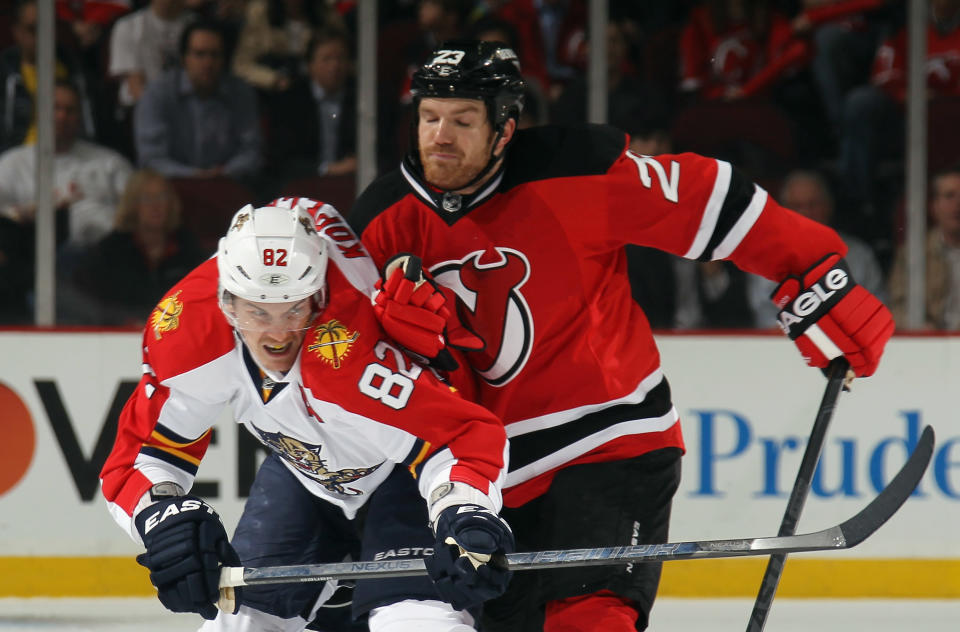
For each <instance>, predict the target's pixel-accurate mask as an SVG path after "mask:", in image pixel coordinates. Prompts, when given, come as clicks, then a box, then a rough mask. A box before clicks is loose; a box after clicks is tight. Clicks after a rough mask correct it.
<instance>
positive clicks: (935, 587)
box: [0, 556, 960, 599]
mask: <svg viewBox="0 0 960 632" xmlns="http://www.w3.org/2000/svg"><path fill="white" fill-rule="evenodd" d="M766 564H767V560H766V558H763V557H752V558H749V559H720V560H690V561H682V562H667V563H665V564H664V566H663V577H662V579H661V581H660V592H659V594H660V595H661V596H664V597H755V596H756V593H757V589H758V588H759V586H760V580H761V578H762V577H763V571H764V569H765V568H766ZM152 594H155V591H154V588H153V586H151V585H150V580H149V578H148V577H147V570H146V569H145V568H143V567H142V566H140V565H139V564H137V563H136V561H135V560H134V559H133V557H132V556H131V557H0V597H134V596H146V595H152ZM777 597H778V598H780V597H787V598H791V597H792V598H804V597H809V598H821V599H823V598H827V599H830V598H838V599H842V598H904V599H958V598H960V559H948V560H927V559H923V560H916V559H848V560H828V559H822V558H818V559H804V558H799V557H790V556H788V557H787V564H786V567H785V568H784V572H783V577H782V579H781V580H780V587H779V589H778V590H777Z"/></svg>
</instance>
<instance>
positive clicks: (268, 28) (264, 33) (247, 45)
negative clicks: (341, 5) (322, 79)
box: [233, 0, 335, 92]
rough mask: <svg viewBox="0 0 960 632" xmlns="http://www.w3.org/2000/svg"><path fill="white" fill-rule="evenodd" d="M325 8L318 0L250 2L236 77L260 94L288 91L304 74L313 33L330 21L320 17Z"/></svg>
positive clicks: (239, 44)
mask: <svg viewBox="0 0 960 632" xmlns="http://www.w3.org/2000/svg"><path fill="white" fill-rule="evenodd" d="M323 6H324V5H323V3H321V2H317V1H316V0H251V2H250V3H249V4H248V5H247V13H246V20H245V21H244V23H243V26H242V27H241V29H240V35H239V40H238V41H237V50H236V53H235V54H234V58H233V73H234V74H235V75H236V76H238V77H240V78H241V79H243V80H244V81H246V82H247V83H249V84H250V85H251V86H253V87H255V88H257V89H258V90H262V91H265V92H273V91H281V92H282V91H284V90H287V89H288V88H289V87H290V85H291V84H292V83H293V81H294V80H295V79H297V78H298V77H300V76H302V75H303V74H304V73H303V60H304V59H305V57H306V52H307V45H308V44H309V43H310V39H311V37H312V36H313V34H314V32H315V31H316V29H317V28H318V27H320V26H321V25H323V24H325V23H329V22H330V20H331V16H329V15H326V14H323V13H321V11H322V9H323ZM334 15H335V14H334Z"/></svg>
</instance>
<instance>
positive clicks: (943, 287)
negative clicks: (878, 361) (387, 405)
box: [890, 165, 960, 331]
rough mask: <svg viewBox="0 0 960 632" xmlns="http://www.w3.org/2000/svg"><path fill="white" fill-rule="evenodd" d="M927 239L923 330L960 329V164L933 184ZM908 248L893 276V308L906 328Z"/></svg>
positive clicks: (899, 255)
mask: <svg viewBox="0 0 960 632" xmlns="http://www.w3.org/2000/svg"><path fill="white" fill-rule="evenodd" d="M931 189H932V190H931V195H930V215H931V218H932V220H933V222H932V225H931V228H930V229H929V230H928V231H927V239H926V255H925V262H926V277H925V278H926V287H925V289H924V308H925V311H926V321H925V323H924V326H923V328H924V329H936V330H949V331H957V330H960V165H957V166H954V167H950V168H947V169H944V170H942V171H939V172H937V174H936V175H934V176H933V178H932V181H931ZM906 255H907V253H906V249H905V247H903V246H901V247H900V248H899V249H898V250H897V254H896V259H895V261H894V265H893V270H892V271H891V273H890V309H891V311H893V317H894V319H895V320H896V321H897V323H898V324H899V325H900V326H901V327H903V326H905V324H906V314H907V285H908V283H909V278H908V277H907V270H906Z"/></svg>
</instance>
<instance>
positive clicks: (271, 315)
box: [220, 290, 323, 332]
mask: <svg viewBox="0 0 960 632" xmlns="http://www.w3.org/2000/svg"><path fill="white" fill-rule="evenodd" d="M322 304H323V300H322V293H318V294H315V295H313V296H311V297H308V298H305V299H301V300H299V301H291V302H289V303H258V302H255V301H248V300H246V299H243V298H240V297H238V296H234V295H233V294H231V293H230V292H227V291H226V290H224V291H223V292H221V293H220V309H221V311H223V315H224V316H225V317H226V318H227V322H228V323H230V325H231V326H232V327H234V328H235V329H240V330H243V331H252V332H269V331H273V332H287V331H304V330H306V329H309V328H310V325H311V323H312V322H313V319H314V318H316V316H317V314H319V313H320V310H321V309H322Z"/></svg>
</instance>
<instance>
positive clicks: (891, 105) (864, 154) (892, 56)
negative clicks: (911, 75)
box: [839, 0, 960, 233]
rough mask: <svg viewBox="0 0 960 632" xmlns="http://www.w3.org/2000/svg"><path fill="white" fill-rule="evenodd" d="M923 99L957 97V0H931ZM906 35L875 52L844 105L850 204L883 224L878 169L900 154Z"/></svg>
mask: <svg viewBox="0 0 960 632" xmlns="http://www.w3.org/2000/svg"><path fill="white" fill-rule="evenodd" d="M926 59H927V60H926V73H927V96H928V97H937V96H940V95H951V96H957V95H960V0H931V2H930V21H929V24H928V26H927V58H926ZM906 61H907V31H906V28H905V27H902V28H900V29H899V30H898V32H897V33H896V34H895V35H894V36H893V37H892V38H890V39H888V40H887V41H885V42H884V43H883V45H882V46H881V47H880V48H879V49H878V50H877V53H876V56H875V58H874V62H873V71H872V76H871V84H870V85H864V86H860V87H858V88H855V89H854V90H852V91H851V92H850V93H849V95H848V96H847V99H846V101H845V103H844V110H843V117H842V126H841V130H842V134H843V136H842V138H841V145H840V162H839V170H840V175H841V177H842V178H843V179H844V181H845V182H846V185H847V189H848V190H849V191H850V194H851V197H852V199H853V200H852V201H853V202H854V203H856V204H858V205H863V206H865V208H864V210H863V212H864V214H865V215H866V216H867V217H868V218H874V217H876V218H878V219H883V220H884V222H885V223H884V228H885V229H887V233H889V227H890V224H889V220H887V217H888V216H889V215H891V213H890V209H889V208H883V209H881V208H879V207H880V206H881V199H878V196H877V193H879V194H880V195H881V196H889V194H890V191H886V190H884V191H878V188H877V182H876V181H875V179H876V175H877V165H878V164H879V162H880V161H882V160H887V159H891V158H894V157H897V156H900V155H901V154H902V148H903V127H904V125H903V107H904V101H905V97H906V81H907V72H906Z"/></svg>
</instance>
